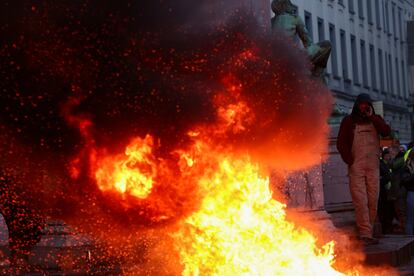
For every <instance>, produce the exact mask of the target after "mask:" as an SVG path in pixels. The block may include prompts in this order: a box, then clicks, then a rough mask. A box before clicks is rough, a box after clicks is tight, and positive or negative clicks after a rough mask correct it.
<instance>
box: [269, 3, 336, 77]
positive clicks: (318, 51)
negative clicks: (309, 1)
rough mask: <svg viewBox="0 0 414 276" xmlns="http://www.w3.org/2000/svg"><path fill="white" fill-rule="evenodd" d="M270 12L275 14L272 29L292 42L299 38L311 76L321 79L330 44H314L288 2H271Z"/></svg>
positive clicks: (323, 42)
mask: <svg viewBox="0 0 414 276" xmlns="http://www.w3.org/2000/svg"><path fill="white" fill-rule="evenodd" d="M272 10H273V12H274V13H275V16H274V17H273V18H272V29H273V30H276V29H278V30H283V31H284V32H285V33H286V34H287V35H288V36H289V37H290V38H292V39H293V40H294V39H296V37H297V36H299V38H300V40H301V41H302V43H303V46H304V47H305V49H306V52H307V53H308V56H309V59H310V62H311V63H312V65H313V67H312V69H311V73H312V75H313V76H315V77H318V78H322V79H323V73H324V71H325V69H326V66H327V63H328V60H329V56H330V54H331V50H332V46H331V42H330V41H321V42H319V43H314V42H313V41H312V38H311V37H310V35H309V32H308V30H307V29H306V26H305V23H304V22H303V20H302V19H301V18H300V17H299V16H298V15H297V14H296V7H295V6H294V5H293V4H292V3H291V2H290V0H273V1H272Z"/></svg>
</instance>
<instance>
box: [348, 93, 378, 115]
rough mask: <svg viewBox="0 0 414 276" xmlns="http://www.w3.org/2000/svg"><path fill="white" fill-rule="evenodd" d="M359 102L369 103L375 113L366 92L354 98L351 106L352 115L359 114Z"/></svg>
mask: <svg viewBox="0 0 414 276" xmlns="http://www.w3.org/2000/svg"><path fill="white" fill-rule="evenodd" d="M361 102H367V103H369V105H370V106H371V107H372V110H373V113H374V114H375V109H374V106H373V105H372V99H371V96H370V95H368V94H366V93H362V94H359V95H358V97H357V98H356V100H355V103H354V107H353V108H352V115H353V116H359V111H358V105H359V103H361Z"/></svg>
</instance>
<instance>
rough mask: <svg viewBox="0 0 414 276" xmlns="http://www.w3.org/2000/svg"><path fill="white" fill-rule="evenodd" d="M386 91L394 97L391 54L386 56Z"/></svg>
mask: <svg viewBox="0 0 414 276" xmlns="http://www.w3.org/2000/svg"><path fill="white" fill-rule="evenodd" d="M387 68H388V80H389V81H388V90H389V91H390V92H391V93H392V94H394V95H395V90H394V78H393V74H392V73H393V71H392V61H391V54H388V66H387Z"/></svg>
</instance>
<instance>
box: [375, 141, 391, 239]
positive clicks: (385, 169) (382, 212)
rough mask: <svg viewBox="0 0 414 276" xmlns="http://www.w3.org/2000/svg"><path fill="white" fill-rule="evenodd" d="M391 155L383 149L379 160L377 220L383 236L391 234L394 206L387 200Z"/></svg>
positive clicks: (389, 186) (389, 185)
mask: <svg viewBox="0 0 414 276" xmlns="http://www.w3.org/2000/svg"><path fill="white" fill-rule="evenodd" d="M391 161H392V157H391V153H390V151H389V150H388V149H384V150H383V151H382V154H381V160H380V195H379V200H378V218H379V221H380V223H381V229H382V233H383V234H391V233H392V220H393V218H394V205H393V202H392V201H390V200H389V198H388V192H389V190H390V188H391V169H390V166H389V165H390V163H391Z"/></svg>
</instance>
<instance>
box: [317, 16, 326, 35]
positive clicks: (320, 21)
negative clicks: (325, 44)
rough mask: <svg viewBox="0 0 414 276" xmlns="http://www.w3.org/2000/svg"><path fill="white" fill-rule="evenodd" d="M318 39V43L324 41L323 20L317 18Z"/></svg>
mask: <svg viewBox="0 0 414 276" xmlns="http://www.w3.org/2000/svg"><path fill="white" fill-rule="evenodd" d="M318 38H319V41H323V40H325V26H324V24H323V19H321V18H319V17H318Z"/></svg>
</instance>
